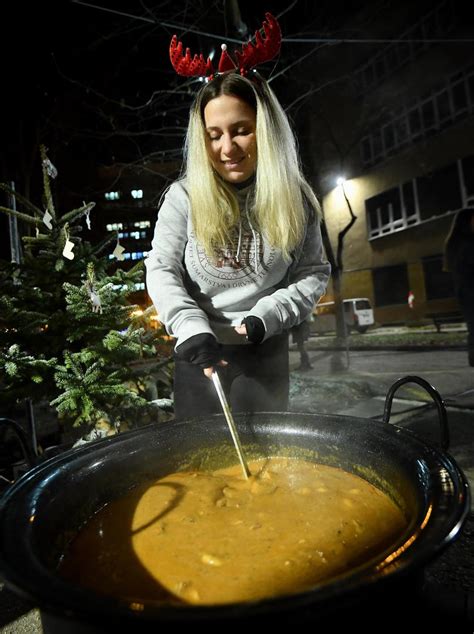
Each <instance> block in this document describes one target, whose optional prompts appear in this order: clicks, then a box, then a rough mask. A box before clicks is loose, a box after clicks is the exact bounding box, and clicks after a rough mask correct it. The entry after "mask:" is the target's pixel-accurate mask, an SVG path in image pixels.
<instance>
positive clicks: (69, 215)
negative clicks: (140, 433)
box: [0, 147, 171, 430]
mask: <svg viewBox="0 0 474 634" xmlns="http://www.w3.org/2000/svg"><path fill="white" fill-rule="evenodd" d="M41 159H42V170H43V188H44V200H43V205H44V209H40V208H39V207H37V206H36V205H34V204H33V203H32V202H31V201H29V200H27V199H26V198H24V197H23V196H21V195H20V194H18V193H16V192H15V191H13V190H12V189H11V188H10V187H9V186H8V185H6V184H0V188H1V189H3V190H4V191H6V192H7V193H9V194H10V195H11V196H14V197H15V201H16V203H17V204H18V205H19V206H20V207H21V210H17V209H10V208H8V207H0V210H1V211H3V212H5V213H7V214H9V215H11V216H14V217H16V218H17V219H18V221H19V222H20V223H25V224H26V225H27V226H29V227H32V228H33V231H34V235H30V236H28V235H26V236H24V237H23V239H22V242H23V256H22V258H21V262H19V263H15V262H6V261H1V260H0V284H1V287H2V296H1V297H0V388H1V391H0V403H1V404H2V405H4V406H5V405H7V406H8V405H11V404H12V403H14V402H19V401H21V400H23V399H26V398H31V399H33V401H37V402H38V401H40V400H43V399H45V398H46V399H48V401H49V402H50V404H51V405H52V406H53V407H55V408H56V410H57V412H58V414H59V418H60V420H61V421H62V423H63V425H73V426H77V425H86V426H87V427H88V428H94V427H95V426H96V425H97V424H98V422H99V421H101V422H102V423H103V422H104V421H106V422H107V423H108V425H109V427H110V428H112V429H113V430H118V429H120V427H121V426H122V428H123V425H124V424H126V426H127V428H129V427H131V426H134V424H137V421H142V422H148V421H152V420H156V419H157V414H158V412H157V405H156V403H157V401H156V399H155V400H154V402H151V401H150V394H149V392H150V390H149V387H150V385H153V386H154V388H155V389H154V393H153V394H152V396H155V397H156V396H157V394H156V388H158V396H159V397H161V398H162V399H165V402H166V399H167V397H168V396H169V392H170V378H169V369H168V370H167V369H166V368H167V367H168V366H169V360H170V352H171V351H170V344H169V343H168V342H167V337H166V336H165V333H164V330H163V329H162V328H158V329H156V328H155V329H153V328H150V327H148V325H147V323H148V322H147V319H146V318H147V317H148V313H149V312H150V311H151V310H152V309H148V311H147V313H145V314H143V311H142V310H139V307H138V306H136V305H134V304H132V303H130V297H131V295H132V294H133V293H134V291H135V289H136V285H137V284H138V283H139V282H141V281H143V276H144V271H143V265H142V263H141V262H139V263H138V264H137V265H136V266H134V267H133V268H132V269H131V270H128V271H124V270H121V269H120V268H119V269H116V270H110V269H113V268H114V263H113V262H112V261H111V259H110V258H109V256H108V252H109V251H110V249H111V245H112V243H113V241H114V240H116V237H115V235H111V236H109V237H108V238H107V239H105V240H104V241H102V242H101V243H99V244H97V245H95V246H93V245H92V244H90V243H89V242H87V241H86V240H83V239H82V237H81V233H82V232H83V229H84V228H83V226H82V225H83V222H84V221H85V223H86V225H87V226H88V227H89V228H90V213H91V211H92V209H93V208H94V203H87V204H86V203H84V204H83V205H82V206H81V207H78V208H77V209H73V210H71V211H69V212H66V213H64V214H60V213H59V212H58V211H57V210H56V208H55V205H54V201H53V195H52V192H51V179H54V178H55V177H56V175H57V172H56V169H55V167H54V166H53V164H52V163H51V161H50V160H49V159H48V157H47V155H46V149H45V148H44V147H42V148H41ZM120 248H121V247H120V246H119V243H118V241H117V246H116V249H115V251H114V255H115V256H116V257H117V258H118V259H120ZM132 421H133V422H132Z"/></svg>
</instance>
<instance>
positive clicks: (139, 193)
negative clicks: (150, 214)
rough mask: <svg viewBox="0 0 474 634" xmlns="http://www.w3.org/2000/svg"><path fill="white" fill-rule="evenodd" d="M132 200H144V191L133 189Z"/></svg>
mask: <svg viewBox="0 0 474 634" xmlns="http://www.w3.org/2000/svg"><path fill="white" fill-rule="evenodd" d="M131 194H132V198H143V189H132V191H131Z"/></svg>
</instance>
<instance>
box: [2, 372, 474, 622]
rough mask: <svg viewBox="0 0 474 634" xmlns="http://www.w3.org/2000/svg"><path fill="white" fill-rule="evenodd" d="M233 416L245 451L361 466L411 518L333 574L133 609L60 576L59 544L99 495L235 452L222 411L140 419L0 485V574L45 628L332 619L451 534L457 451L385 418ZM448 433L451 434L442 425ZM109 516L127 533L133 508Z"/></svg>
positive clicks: (458, 492) (458, 517)
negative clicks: (310, 581)
mask: <svg viewBox="0 0 474 634" xmlns="http://www.w3.org/2000/svg"><path fill="white" fill-rule="evenodd" d="M408 380H417V382H420V379H418V378H417V377H407V379H405V380H402V382H403V381H408ZM399 383H400V382H399ZM432 389H433V388H431V390H432ZM393 392H394V389H392V391H391V393H390V398H389V401H388V402H387V406H386V416H385V418H388V416H389V410H390V403H391V398H392V397H393ZM439 401H440V399H439ZM437 405H438V408H439V409H440V405H439V402H438V403H437ZM440 411H441V409H440ZM236 424H237V427H238V430H239V434H240V436H241V441H242V444H243V447H244V451H245V453H246V455H247V456H248V457H251V456H259V455H260V456H265V455H270V454H271V455H275V454H281V455H296V456H304V457H306V458H309V459H311V460H314V461H318V462H321V463H324V464H329V465H332V466H338V467H342V468H343V469H346V470H348V471H350V472H353V473H356V474H359V475H362V476H363V477H364V478H366V479H367V480H369V481H371V482H372V483H373V484H375V485H376V486H378V487H379V488H381V489H382V490H384V491H386V492H387V493H388V494H389V495H391V496H392V498H394V499H395V501H396V502H397V503H398V504H399V505H400V506H401V507H402V508H403V509H404V510H405V512H406V513H407V516H408V517H409V518H410V521H409V527H408V529H407V530H406V532H405V534H403V535H402V536H401V537H400V539H399V541H398V543H397V544H396V545H395V546H394V547H393V549H391V551H390V552H386V553H383V554H382V555H381V556H380V557H379V558H378V559H377V560H376V561H371V562H367V564H365V565H364V566H361V567H359V568H357V569H354V570H352V571H350V572H349V573H347V574H346V575H344V576H341V577H339V578H337V579H335V580H333V581H332V582H330V583H327V584H325V585H321V586H319V587H315V588H314V589H313V590H311V591H310V592H305V593H300V594H296V595H292V596H286V597H280V598H276V599H271V600H266V601H259V602H257V603H248V604H238V605H232V606H216V607H187V606H186V607H171V606H169V607H166V606H163V605H146V606H138V607H139V608H140V609H137V605H136V604H132V605H128V604H126V603H124V602H121V601H118V600H115V599H113V598H110V597H107V596H105V595H104V596H98V595H97V594H94V593H93V592H89V591H87V590H86V589H83V588H79V587H78V586H75V585H72V584H71V583H69V582H67V581H64V580H63V579H62V578H61V577H60V576H59V575H58V574H57V573H56V567H57V564H58V561H59V559H60V556H61V553H62V552H63V551H64V548H65V546H66V545H67V544H68V543H69V541H70V540H71V538H72V537H73V536H74V535H75V534H76V533H77V531H78V529H79V527H81V526H82V525H83V524H84V522H85V521H86V520H87V519H88V518H89V517H90V516H91V515H92V514H93V513H94V512H95V511H97V510H98V509H99V508H101V507H102V506H103V505H105V504H107V503H108V502H109V501H111V500H113V499H116V498H118V497H120V496H122V495H123V494H124V493H125V492H126V491H128V490H129V489H130V488H131V487H133V486H135V485H137V484H139V483H143V482H145V481H147V480H151V479H156V478H159V477H161V476H164V475H166V474H168V473H170V472H173V471H176V470H180V469H183V468H185V467H188V466H191V467H193V468H195V467H198V468H206V467H214V466H218V465H219V466H220V465H223V464H226V463H229V462H235V461H236V458H235V455H234V450H233V448H232V443H231V441H230V435H229V432H228V428H227V425H226V422H225V419H224V418H223V417H222V416H214V417H210V418H207V419H195V420H192V421H186V422H171V423H166V424H163V425H161V426H160V425H152V426H148V427H145V428H141V429H139V430H137V431H133V432H130V433H126V434H122V435H120V436H116V437H114V438H111V439H107V440H103V441H99V442H97V443H94V444H91V445H86V446H84V447H81V448H79V449H76V450H72V451H69V452H67V453H64V454H62V455H60V456H57V457H55V458H52V459H50V460H48V461H46V462H44V463H43V464H40V465H38V466H36V467H35V468H33V469H32V470H31V471H29V472H28V473H27V474H26V475H24V476H23V477H22V478H21V479H20V480H18V481H17V483H16V484H14V485H13V486H12V487H11V488H10V489H9V490H7V492H6V493H5V494H4V495H3V497H2V499H1V501H0V548H1V556H0V566H1V573H2V575H3V577H4V580H5V581H6V583H7V584H8V585H9V586H10V587H11V588H12V589H13V590H15V591H16V592H18V593H20V594H21V595H22V596H23V597H25V598H27V599H28V600H30V601H32V602H33V603H34V604H35V605H38V606H39V607H40V608H41V609H42V612H43V623H44V630H45V632H56V631H57V632H82V631H87V632H92V631H97V632H104V631H115V629H116V628H117V626H118V625H119V624H120V625H122V626H125V627H127V628H128V627H130V628H131V629H132V631H134V632H135V631H151V630H152V629H153V630H154V631H156V627H157V625H159V624H162V625H163V624H165V623H168V624H171V623H178V622H181V623H192V622H194V623H195V622H196V621H201V620H203V619H204V620H205V621H206V624H210V623H212V622H213V623H222V622H223V621H228V620H229V619H233V620H235V619H237V620H238V619H240V620H241V621H242V622H245V621H248V622H252V623H257V622H259V621H263V620H264V621H265V622H266V623H267V624H268V622H269V619H274V618H277V619H279V620H281V619H284V620H287V621H291V620H292V618H293V617H294V618H296V620H297V619H298V618H302V616H303V615H308V614H311V615H312V617H315V618H316V620H319V621H320V622H324V619H326V618H329V617H330V618H331V622H332V623H334V619H336V622H337V619H338V618H340V617H341V615H342V614H345V615H346V616H347V614H352V612H351V611H352V610H354V609H356V607H357V606H359V607H360V604H361V602H364V601H367V599H369V600H370V602H371V604H372V605H374V600H375V599H376V597H377V596H378V597H380V596H382V595H381V593H382V594H383V593H385V594H384V595H383V596H385V597H386V596H387V589H388V592H389V594H388V596H389V597H391V598H389V605H391V603H390V602H391V601H392V598H393V597H394V596H395V593H396V592H398V591H399V590H400V587H407V586H408V585H409V582H410V580H411V579H414V578H415V577H416V575H415V573H416V572H417V571H419V570H421V569H422V568H423V566H424V565H425V564H426V563H428V562H429V561H431V560H432V559H433V558H434V557H435V556H436V555H437V554H439V553H440V552H441V550H442V549H443V548H444V547H445V546H446V545H447V544H449V543H450V542H451V541H452V540H453V539H454V538H455V537H456V535H457V534H458V532H459V530H460V528H461V526H462V524H463V522H464V519H465V517H466V515H467V512H468V508H469V489H468V485H467V481H466V479H465V477H464V475H463V474H462V472H461V470H460V469H459V468H458V466H457V465H456V463H455V461H454V459H453V458H452V457H451V456H450V455H449V454H448V453H447V452H446V451H445V450H442V449H441V450H440V449H436V448H435V447H433V446H430V445H428V444H427V443H426V442H424V441H423V440H421V439H419V438H418V437H416V436H415V435H413V434H411V433H410V432H408V431H406V430H404V429H401V428H398V427H396V426H394V425H390V424H387V422H386V421H385V422H376V421H373V420H367V419H361V418H355V417H348V416H336V415H334V416H330V415H317V414H314V415H312V414H295V413H259V414H253V415H240V416H237V417H236ZM443 429H444V427H443ZM444 434H445V438H444V442H445V443H447V436H446V434H447V432H446V430H445V431H444ZM117 522H118V523H120V525H121V526H122V527H124V533H126V527H127V526H128V525H129V523H130V518H129V517H119V518H117ZM125 547H127V546H126V543H125V542H124V548H125ZM390 593H392V594H390ZM397 596H398V595H397ZM377 600H378V599H377ZM398 609H399V608H398V607H397V610H398ZM393 616H395V613H394V615H393Z"/></svg>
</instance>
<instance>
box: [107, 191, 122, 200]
mask: <svg viewBox="0 0 474 634" xmlns="http://www.w3.org/2000/svg"><path fill="white" fill-rule="evenodd" d="M119 198H120V192H105V200H118V199H119Z"/></svg>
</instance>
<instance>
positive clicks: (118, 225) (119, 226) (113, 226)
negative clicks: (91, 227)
mask: <svg viewBox="0 0 474 634" xmlns="http://www.w3.org/2000/svg"><path fill="white" fill-rule="evenodd" d="M106 229H107V231H120V230H121V229H123V223H122V222H113V223H112V224H108V225H106Z"/></svg>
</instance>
